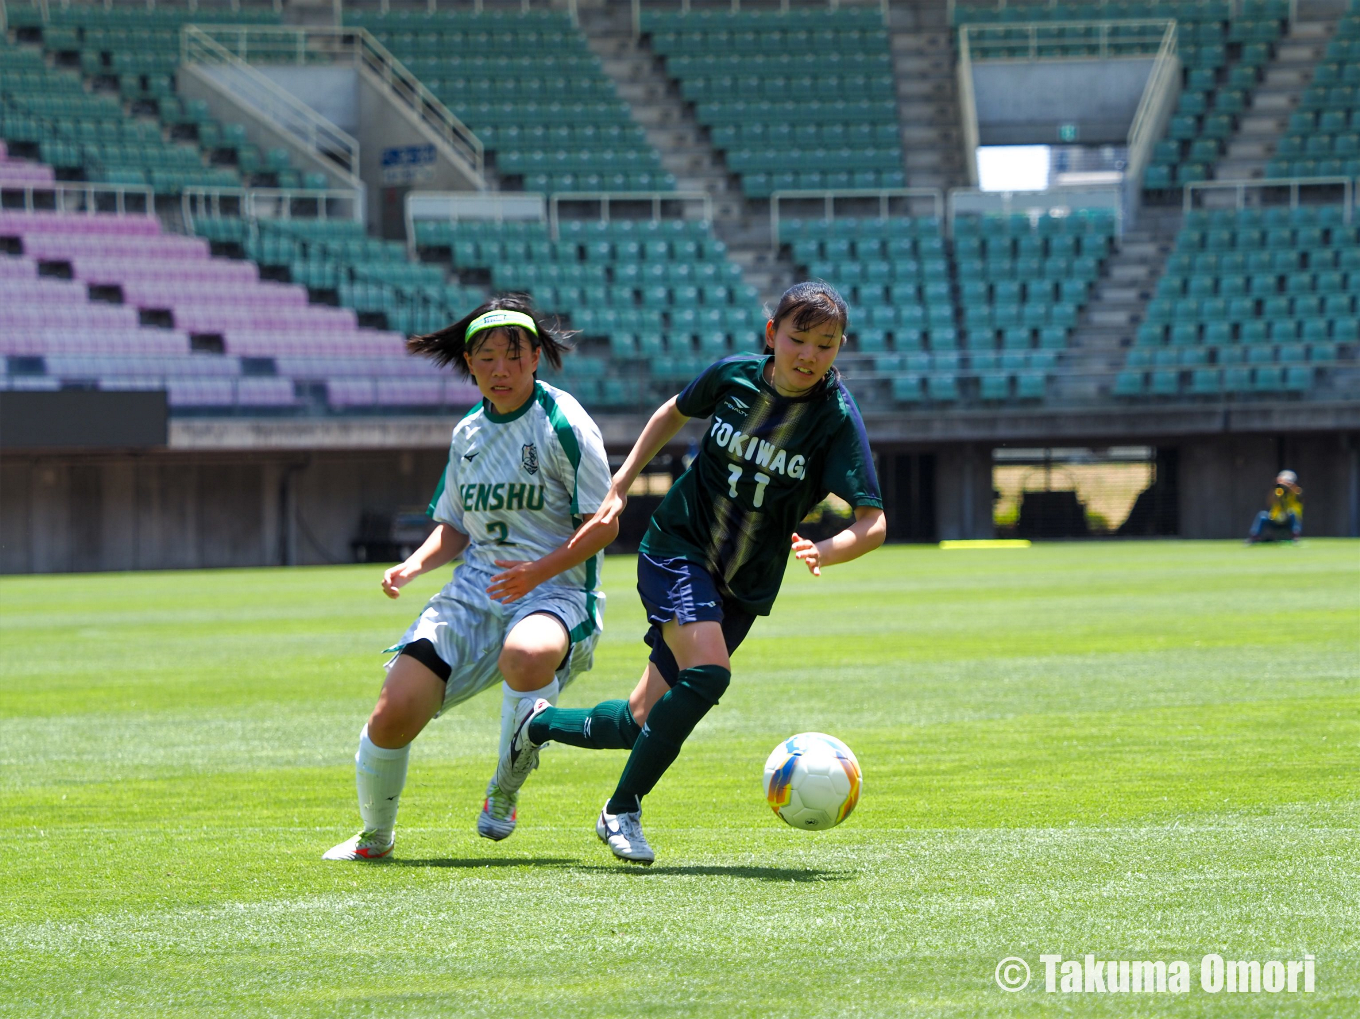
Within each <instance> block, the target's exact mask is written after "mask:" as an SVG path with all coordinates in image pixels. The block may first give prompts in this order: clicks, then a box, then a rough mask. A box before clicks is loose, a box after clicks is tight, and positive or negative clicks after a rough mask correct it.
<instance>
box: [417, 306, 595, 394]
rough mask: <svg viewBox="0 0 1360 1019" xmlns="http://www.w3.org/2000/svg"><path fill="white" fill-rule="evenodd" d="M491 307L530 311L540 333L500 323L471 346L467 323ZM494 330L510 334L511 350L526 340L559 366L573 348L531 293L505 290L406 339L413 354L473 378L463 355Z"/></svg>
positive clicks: (532, 348) (516, 351) (478, 337)
mask: <svg viewBox="0 0 1360 1019" xmlns="http://www.w3.org/2000/svg"><path fill="white" fill-rule="evenodd" d="M488 311H518V312H521V313H522V314H525V315H528V316H529V317H530V318H532V319H533V320H534V325H535V327H537V329H538V335H537V336H535V335H534V334H533V333H531V332H530V331H529V330H528V329H525V328H524V327H523V326H517V325H504V326H497V327H496V328H495V329H487V330H485V331H483V332H479V333H475V334H474V335H473V337H472V344H471V346H469V345H468V342H467V340H466V336H467V330H468V326H470V325H472V323H473V322H474V321H476V320H477V319H478V318H481V316H483V315H485V314H486V313H487V312H488ZM495 332H504V333H505V334H506V335H507V336H508V337H509V340H510V350H511V351H512V352H514V353H518V352H519V351H520V350H521V349H522V348H521V346H520V345H521V344H524V343H527V344H528V346H529V349H530V350H540V351H542V352H543V356H544V357H546V358H547V359H548V363H549V364H550V365H552V366H553V368H556V369H560V368H561V367H562V355H563V354H565V353H566V352H567V351H569V350H571V343H570V342H569V341H568V334H567V333H566V332H565V331H564V330H563V329H562V328H561V327H560V325H559V324H558V323H557V322H553V323H552V324H551V325H549V323H548V320H547V319H545V318H544V317H543V316H542V315H540V314H539V313H538V312H537V311H535V310H534V303H533V299H532V298H531V297H530V296H529V295H528V294H502V295H501V296H500V297H493V298H492V299H491V300H489V301H487V302H486V303H485V304H483V305H480V306H479V307H477V308H475V309H473V310H472V311H471V312H469V313H468V314H466V315H464V316H463V317H462V318H460V319H459V320H458V321H457V322H454V323H453V324H452V325H447V326H445V327H444V328H443V329H436V330H435V331H434V332H432V333H426V334H425V335H424V336H412V337H410V338H409V339H408V340H407V341H406V349H407V350H409V351H410V352H411V353H412V354H419V355H421V356H422V357H428V358H429V359H430V360H432V361H433V362H434V363H435V364H437V365H439V367H441V368H443V367H445V366H446V365H452V366H453V368H454V370H455V371H457V372H459V373H461V374H462V375H463V376H464V377H467V378H471V376H472V373H471V372H470V371H469V370H468V366H467V360H466V359H465V358H464V356H463V355H464V354H471V353H472V352H473V351H474V350H476V348H477V347H479V346H481V344H482V342H483V341H484V340H485V339H486V338H487V337H489V336H490V335H491V334H492V333H495Z"/></svg>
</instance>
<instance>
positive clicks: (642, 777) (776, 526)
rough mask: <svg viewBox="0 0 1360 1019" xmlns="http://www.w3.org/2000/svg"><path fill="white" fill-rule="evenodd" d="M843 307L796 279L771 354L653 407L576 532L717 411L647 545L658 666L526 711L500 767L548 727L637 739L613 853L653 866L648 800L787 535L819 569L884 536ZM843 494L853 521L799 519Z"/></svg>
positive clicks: (708, 697)
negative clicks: (807, 531) (840, 359)
mask: <svg viewBox="0 0 1360 1019" xmlns="http://www.w3.org/2000/svg"><path fill="white" fill-rule="evenodd" d="M845 325H846V308H845V302H844V301H843V300H842V299H841V297H840V295H839V294H837V293H836V291H835V290H833V289H832V288H831V287H829V286H827V285H826V284H825V283H818V282H810V283H800V284H798V285H796V286H794V287H792V288H790V289H789V290H788V291H787V292H786V293H785V294H784V296H783V298H782V299H781V300H780V302H779V307H778V308H777V309H776V310H775V313H774V316H773V317H772V318H771V319H770V321H769V322H768V323H767V324H766V327H765V337H766V344H767V348H766V353H765V354H764V355H763V356H762V355H754V354H752V355H738V356H736V357H729V358H726V359H725V360H722V361H719V362H718V363H717V364H714V365H712V366H711V367H709V368H708V369H707V370H706V371H705V372H704V373H703V374H702V375H700V376H699V377H698V378H697V379H695V380H694V381H693V382H691V383H690V384H689V385H688V386H687V387H686V388H685V390H684V392H682V393H680V395H679V396H675V397H672V398H671V399H670V400H667V401H666V402H665V403H664V404H662V406H661V407H660V408H659V409H658V410H657V411H656V413H655V414H653V415H652V418H651V420H650V421H649V422H648V423H647V426H646V428H644V429H643V432H642V434H641V435H640V436H639V437H638V440H637V442H636V444H635V445H634V446H633V451H632V452H631V453H630V454H629V456H628V459H627V460H626V461H625V462H624V464H623V466H622V467H621V468H619V471H618V473H617V474H615V475H614V478H613V481H612V483H611V486H610V491H609V494H608V495H607V496H606V497H605V500H604V502H603V503H602V504H601V505H600V509H599V510H598V511H597V512H596V513H595V515H594V517H593V518H592V519H591V520H589V521H587V523H586V524H585V525H583V526H582V527H581V529H580V530H579V531H578V532H577V534H576V536H575V537H574V538H573V539H572V540H573V541H584V540H587V538H588V535H589V534H590V533H591V532H592V528H594V527H608V526H612V523H613V522H614V521H615V520H616V519H617V518H618V515H619V512H620V511H621V510H622V509H623V507H624V504H625V502H626V501H627V492H628V490H629V488H630V487H631V486H632V484H633V482H634V481H635V480H636V479H637V476H638V474H639V473H640V472H641V470H642V468H643V467H644V466H646V464H647V463H648V462H649V461H650V460H651V459H652V457H654V456H655V455H656V454H657V453H658V452H660V450H661V449H662V448H663V447H665V446H666V444H667V443H669V442H670V441H671V440H672V439H674V438H675V436H676V434H677V433H678V432H679V431H680V429H681V428H682V427H683V426H684V425H685V423H686V422H687V421H689V420H690V418H695V417H704V418H708V419H709V424H708V428H707V429H706V430H705V433H704V438H703V441H702V443H701V445H700V449H699V455H698V456H697V457H696V458H695V460H694V462H693V463H692V464H691V465H690V468H689V470H687V471H686V472H685V473H684V474H683V475H681V476H680V478H679V480H677V481H676V483H675V485H674V486H673V487H672V488H671V490H670V492H669V493H668V494H667V496H666V498H665V499H664V500H663V501H662V503H661V505H660V506H659V507H658V508H657V510H656V512H655V513H654V514H653V515H652V520H651V525H650V526H649V527H648V529H647V535H646V537H645V538H644V539H643V542H642V548H641V553H640V554H639V556H638V592H639V594H641V596H642V601H643V605H644V606H645V607H646V609H647V618H648V621H649V622H650V623H651V629H650V630H649V631H648V633H647V636H646V642H647V644H648V645H649V646H650V647H651V649H652V651H651V656H650V659H649V661H648V666H647V671H646V673H644V675H643V677H642V679H641V681H640V682H639V683H638V686H637V688H636V689H635V690H634V691H633V694H632V696H631V697H630V698H629V700H628V701H622V700H616V701H605V702H604V703H602V704H597V705H596V706H595V707H594V708H590V709H585V710H567V709H563V708H554V707H553V706H552V705H550V704H548V702H547V701H536V702H535V703H533V704H532V705H530V704H527V703H526V704H525V705H524V707H523V708H522V709H520V710H518V711H517V712H516V717H515V720H514V722H513V732H514V735H513V737H512V739H511V742H510V746H509V748H508V749H507V750H506V751H505V752H504V753H503V754H502V756H501V760H500V765H499V767H498V769H497V777H498V779H500V778H501V777H502V775H501V773H502V771H504V772H505V775H504V778H505V781H506V782H507V783H510V784H513V783H514V781H515V780H516V779H517V778H519V776H518V775H517V772H518V771H520V770H524V769H526V768H530V767H532V766H533V760H534V759H535V758H536V757H537V755H536V754H535V753H532V751H533V750H534V749H535V748H537V747H538V746H541V745H542V744H543V743H546V742H548V741H550V740H556V741H558V742H561V743H570V744H572V745H574V746H581V747H589V748H593V749H609V748H619V749H623V748H627V749H629V750H631V753H630V754H629V757H628V763H627V764H626V765H625V766H624V769H623V775H622V776H621V777H620V779H619V783H618V787H617V788H616V789H615V790H614V794H613V796H611V797H610V798H609V802H608V803H606V804H605V807H604V809H603V810H602V811H601V812H600V817H599V820H598V822H597V823H596V826H595V831H596V834H597V835H599V837H600V839H601V840H603V841H604V842H605V843H606V844H608V846H609V848H610V849H611V850H612V851H613V853H614V855H615V856H617V857H619V858H620V859H624V860H632V861H634V862H637V863H651V862H652V861H653V860H654V859H655V854H654V853H653V852H652V849H651V847H650V846H649V845H648V844H647V840H646V838H645V837H644V836H643V834H642V824H641V811H642V797H643V796H645V795H646V794H647V793H649V792H650V791H651V790H652V787H653V786H654V785H656V783H657V781H658V780H659V779H660V778H661V776H662V775H663V774H664V773H665V771H666V769H667V768H668V767H670V765H671V763H672V762H673V761H674V760H675V759H676V757H677V756H678V755H679V753H680V747H681V745H682V744H683V743H684V741H685V739H686V737H688V736H689V734H690V732H691V731H693V729H694V727H695V725H697V724H698V722H699V720H700V719H701V718H703V716H704V715H705V714H706V713H707V712H708V710H709V709H710V708H711V707H713V706H714V705H715V704H717V703H718V699H719V698H720V697H721V696H722V694H723V692H724V691H725V690H726V689H727V685H728V683H729V681H730V680H731V676H732V673H731V660H730V655H731V654H732V652H733V651H734V650H736V648H737V646H738V645H739V644H740V643H741V642H742V640H743V638H745V636H746V634H747V632H748V631H749V630H750V628H751V624H752V623H753V622H754V621H755V617H756V616H763V615H768V614H769V612H770V608H771V606H773V604H774V600H775V596H776V595H777V594H778V593H779V584H780V582H781V581H782V579H783V576H784V568H785V566H786V565H787V563H788V557H789V552H790V548H791V549H792V552H793V554H794V556H795V557H796V558H797V559H799V560H801V561H802V562H803V563H804V564H806V566H807V568H808V569H809V570H810V571H811V572H812V574H813V575H814V576H820V575H821V570H822V568H823V567H825V566H831V565H834V564H836V563H844V562H848V561H850V560H851V559H855V558H857V557H859V556H862V555H864V554H865V553H866V552H870V551H872V550H873V549H875V548H877V547H878V546H879V545H881V544H882V543H883V538H884V536H885V534H886V523H885V520H884V516H883V501H882V498H881V496H880V494H879V489H878V478H877V477H876V476H875V473H874V465H873V458H872V455H871V453H870V451H869V443H868V439H867V438H866V436H865V432H864V423H863V421H862V419H861V418H860V413H859V408H858V407H857V406H856V405H855V401H854V399H853V398H852V397H851V396H850V393H849V392H848V391H847V390H846V389H845V386H844V384H843V383H842V382H841V379H840V375H839V373H838V372H837V371H836V369H835V367H834V366H833V362H834V361H835V360H836V355H837V353H839V351H840V348H841V345H842V344H843V343H844V339H845ZM828 492H833V493H835V494H836V495H838V496H840V497H841V498H842V499H844V500H845V501H846V502H848V503H850V504H851V505H852V506H853V507H854V509H855V521H854V523H853V524H851V525H850V526H849V527H847V528H846V529H845V530H843V531H841V532H840V533H839V534H836V535H833V536H832V537H830V538H828V539H826V540H825V541H821V542H812V541H808V540H806V539H804V538H801V537H799V535H798V534H797V532H796V531H795V528H796V527H797V526H798V522H799V521H800V520H802V519H803V517H805V516H806V515H807V513H808V511H809V510H810V509H812V507H813V506H815V505H816V504H817V503H819V502H821V501H822V500H823V499H824V498H826V495H827V493H828Z"/></svg>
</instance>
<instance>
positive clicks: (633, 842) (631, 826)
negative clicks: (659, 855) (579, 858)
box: [595, 803, 656, 867]
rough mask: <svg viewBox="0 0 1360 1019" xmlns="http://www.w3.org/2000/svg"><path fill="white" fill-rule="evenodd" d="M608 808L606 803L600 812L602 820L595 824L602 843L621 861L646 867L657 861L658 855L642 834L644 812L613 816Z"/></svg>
mask: <svg viewBox="0 0 1360 1019" xmlns="http://www.w3.org/2000/svg"><path fill="white" fill-rule="evenodd" d="M608 807H609V804H607V803H606V804H605V805H604V807H603V808H602V809H601V810H600V819H599V820H598V821H596V822H595V834H596V835H598V836H599V837H600V841H601V842H603V843H604V844H605V845H607V846H608V847H609V851H610V852H612V853H613V854H614V855H615V856H617V857H618V858H619V859H620V860H627V861H628V862H629V863H640V864H642V865H643V866H644V867H645V866H648V865H650V864H651V863H652V861H653V860H655V859H656V853H654V852H652V847H651V846H649V845H647V836H645V835H643V834H642V811H640V810H633V811H629V812H628V813H626V814H611V813H609V810H608Z"/></svg>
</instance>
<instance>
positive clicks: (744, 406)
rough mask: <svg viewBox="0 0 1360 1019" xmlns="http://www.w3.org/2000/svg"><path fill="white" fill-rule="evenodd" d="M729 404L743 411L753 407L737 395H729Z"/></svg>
mask: <svg viewBox="0 0 1360 1019" xmlns="http://www.w3.org/2000/svg"><path fill="white" fill-rule="evenodd" d="M727 405H728V406H729V407H731V408H732V409H733V410H739V411H743V412H745V411H748V410H750V409H751V405H750V404H749V403H747V402H746V401H745V400H739V399H737V398H736V397H735V396H729V397H728V398H727Z"/></svg>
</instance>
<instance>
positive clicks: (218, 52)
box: [180, 25, 359, 177]
mask: <svg viewBox="0 0 1360 1019" xmlns="http://www.w3.org/2000/svg"><path fill="white" fill-rule="evenodd" d="M224 30H225V31H239V32H241V33H242V34H243V35H244V34H245V33H247V32H258V31H261V29H259V28H238V27H237V26H234V25H233V26H220V25H185V26H184V28H183V30H182V31H181V33H180V58H181V60H182V61H183V62H184V63H186V64H199V65H202V66H203V67H212V68H218V69H222V70H225V71H226V72H227V73H226V76H225V77H220V76H218V75H210V76H208V80H209V81H210V82H213V83H215V84H217V85H218V86H219V87H220V88H222V89H223V90H224V91H225V92H227V93H228V94H229V95H232V96H234V97H236V98H239V99H240V100H242V101H244V102H246V103H248V104H249V105H250V106H251V107H253V108H254V110H255V111H256V112H258V113H259V114H260V115H261V116H263V117H265V118H266V119H267V120H269V121H271V122H272V124H273V125H275V126H277V128H278V129H279V130H280V131H281V132H282V133H283V134H285V135H288V136H291V137H293V138H296V139H297V140H298V141H299V143H301V144H302V145H303V147H304V148H306V149H307V150H308V151H310V152H312V153H313V154H314V155H316V156H317V157H318V158H320V159H322V160H323V161H324V162H326V163H330V164H334V165H336V166H338V167H339V168H340V169H342V170H343V171H344V172H345V173H347V174H348V175H349V176H351V177H358V176H359V143H358V142H357V141H355V140H354V138H353V137H352V136H351V135H349V134H348V133H347V132H345V131H342V130H341V129H340V128H338V127H336V126H335V125H334V124H332V123H331V122H330V121H329V120H327V119H326V118H325V117H323V116H321V114H319V113H317V112H316V111H315V110H314V109H312V108H311V107H310V106H308V105H307V104H306V103H304V102H302V101H301V100H300V99H297V98H296V97H295V96H293V95H292V94H291V93H289V92H287V91H285V90H284V89H282V88H280V87H279V86H278V85H276V84H275V83H274V82H273V81H272V80H270V79H269V78H267V77H266V76H265V75H263V74H261V73H260V72H259V71H257V70H255V68H253V67H251V66H250V64H248V63H247V62H246V61H245V59H244V58H243V57H242V56H241V55H240V54H238V53H234V52H232V51H231V50H230V49H229V48H228V47H226V46H223V45H222V44H221V42H219V41H218V38H216V36H217V33H219V32H222V31H224Z"/></svg>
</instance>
